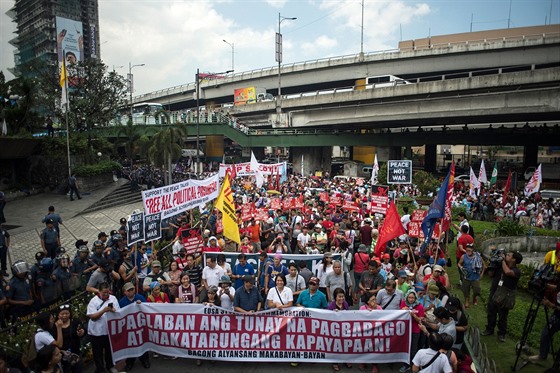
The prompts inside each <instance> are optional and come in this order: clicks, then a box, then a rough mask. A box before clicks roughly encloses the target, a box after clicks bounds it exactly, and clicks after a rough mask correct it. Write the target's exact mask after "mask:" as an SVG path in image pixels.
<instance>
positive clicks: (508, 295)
mask: <svg viewBox="0 0 560 373" xmlns="http://www.w3.org/2000/svg"><path fill="white" fill-rule="evenodd" d="M503 278H504V275H503V274H502V281H503ZM492 302H494V303H495V304H496V305H497V306H498V307H500V308H504V309H506V310H511V309H512V308H513V306H515V290H512V289H508V288H506V287H505V286H498V288H497V289H496V291H495V292H494V295H493V296H492Z"/></svg>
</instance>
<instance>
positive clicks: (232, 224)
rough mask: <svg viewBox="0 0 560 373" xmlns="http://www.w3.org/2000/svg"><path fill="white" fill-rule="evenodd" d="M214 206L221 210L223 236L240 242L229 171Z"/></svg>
mask: <svg viewBox="0 0 560 373" xmlns="http://www.w3.org/2000/svg"><path fill="white" fill-rule="evenodd" d="M216 208H217V209H218V210H220V211H221V212H222V224H223V226H224V236H225V237H227V238H229V239H230V240H232V241H234V242H237V243H238V244H241V239H240V238H239V226H238V225H237V215H235V203H234V202H233V197H232V191H231V184H230V182H229V172H227V173H226V177H225V178H224V183H223V184H222V189H221V190H220V195H219V196H218V199H217V200H216Z"/></svg>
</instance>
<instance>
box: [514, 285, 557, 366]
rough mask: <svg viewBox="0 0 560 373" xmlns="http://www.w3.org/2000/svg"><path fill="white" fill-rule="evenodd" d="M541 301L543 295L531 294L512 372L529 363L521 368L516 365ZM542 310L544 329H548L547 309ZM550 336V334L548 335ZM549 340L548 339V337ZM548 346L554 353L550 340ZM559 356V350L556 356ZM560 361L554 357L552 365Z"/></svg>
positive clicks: (525, 362) (526, 362)
mask: <svg viewBox="0 0 560 373" xmlns="http://www.w3.org/2000/svg"><path fill="white" fill-rule="evenodd" d="M542 299H543V295H540V294H533V300H532V301H531V306H530V307H529V311H528V312H527V318H526V319H525V327H524V328H523V334H521V339H520V340H519V342H517V344H516V346H515V350H516V358H515V363H514V364H513V366H512V367H511V370H512V371H513V372H516V371H518V370H520V369H521V368H523V367H524V366H525V365H527V364H528V363H529V362H528V361H527V360H524V361H523V363H522V364H521V366H520V367H519V368H518V367H517V363H518V362H519V357H520V356H521V352H522V351H523V350H524V349H525V344H526V343H527V339H528V338H529V333H530V332H531V330H532V329H533V325H534V324H535V319H536V318H537V313H538V312H539V307H540V306H541V301H542ZM543 308H544V314H545V316H546V327H547V328H549V327H550V323H549V321H550V319H549V317H548V308H546V307H543ZM549 334H550V333H549ZM549 338H550V337H549ZM550 346H551V348H552V350H553V351H554V347H553V346H552V340H551V341H550ZM557 355H560V350H559V351H558V354H557ZM559 359H560V356H555V360H554V364H555V365H556V361H557V360H559ZM551 369H552V368H551Z"/></svg>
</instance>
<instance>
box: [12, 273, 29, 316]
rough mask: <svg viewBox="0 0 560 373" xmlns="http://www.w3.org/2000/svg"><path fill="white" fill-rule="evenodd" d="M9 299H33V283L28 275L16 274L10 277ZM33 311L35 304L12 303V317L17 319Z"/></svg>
mask: <svg viewBox="0 0 560 373" xmlns="http://www.w3.org/2000/svg"><path fill="white" fill-rule="evenodd" d="M7 297H8V299H11V300H17V301H26V300H31V299H33V298H32V296H31V283H30V281H29V278H28V277H27V276H26V277H24V278H20V277H17V276H14V277H12V278H11V279H10V284H9V289H8V296H7ZM32 311H33V306H24V305H21V304H17V305H15V304H12V305H10V313H11V315H12V319H13V320H15V319H17V318H18V317H21V316H26V315H28V314H30V313H31V312H32Z"/></svg>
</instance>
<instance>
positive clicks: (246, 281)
mask: <svg viewBox="0 0 560 373" xmlns="http://www.w3.org/2000/svg"><path fill="white" fill-rule="evenodd" d="M323 296H324V295H323ZM262 301H263V298H262V296H261V293H260V292H259V290H258V289H257V288H256V287H255V278H254V277H253V276H245V277H243V287H242V288H241V289H239V291H236V292H235V296H234V298H233V309H234V310H235V311H237V312H241V313H253V312H258V311H260V310H261V304H262Z"/></svg>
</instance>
